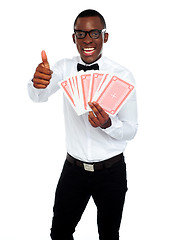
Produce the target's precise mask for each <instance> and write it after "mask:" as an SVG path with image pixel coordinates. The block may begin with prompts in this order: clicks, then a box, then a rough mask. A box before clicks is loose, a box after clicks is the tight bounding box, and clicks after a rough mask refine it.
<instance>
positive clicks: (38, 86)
mask: <svg viewBox="0 0 174 240" xmlns="http://www.w3.org/2000/svg"><path fill="white" fill-rule="evenodd" d="M33 86H34V87H35V88H39V89H41V88H46V87H47V86H45V85H42V84H35V83H33Z"/></svg>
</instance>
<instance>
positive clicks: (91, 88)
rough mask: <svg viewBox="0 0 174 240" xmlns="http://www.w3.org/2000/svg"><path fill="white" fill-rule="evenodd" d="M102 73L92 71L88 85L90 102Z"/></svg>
mask: <svg viewBox="0 0 174 240" xmlns="http://www.w3.org/2000/svg"><path fill="white" fill-rule="evenodd" d="M103 76H104V73H100V72H94V73H93V75H92V77H91V81H90V86H89V97H88V102H92V99H93V97H94V95H95V93H96V91H97V89H98V87H99V85H100V83H101V81H102V79H103Z"/></svg>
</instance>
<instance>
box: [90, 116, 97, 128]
mask: <svg viewBox="0 0 174 240" xmlns="http://www.w3.org/2000/svg"><path fill="white" fill-rule="evenodd" d="M88 120H89V122H90V124H91V125H92V126H93V127H95V128H96V127H98V126H97V125H96V124H95V123H94V122H93V121H92V119H91V118H90V116H89V115H88Z"/></svg>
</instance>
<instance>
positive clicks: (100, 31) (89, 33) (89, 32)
mask: <svg viewBox="0 0 174 240" xmlns="http://www.w3.org/2000/svg"><path fill="white" fill-rule="evenodd" d="M94 31H98V33H99V36H98V37H96V38H94V37H91V32H94ZM105 31H106V29H105V28H104V29H102V30H99V29H92V30H91V31H83V30H76V29H74V34H75V36H76V37H77V35H76V32H83V33H85V35H84V37H82V38H81V37H80V38H79V37H77V39H84V38H85V37H86V35H87V33H88V35H89V36H90V37H91V38H92V39H98V38H99V37H100V34H101V33H103V32H105Z"/></svg>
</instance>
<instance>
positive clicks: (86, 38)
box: [83, 33, 92, 44]
mask: <svg viewBox="0 0 174 240" xmlns="http://www.w3.org/2000/svg"><path fill="white" fill-rule="evenodd" d="M83 42H84V43H86V44H89V43H92V38H91V37H90V36H89V33H87V34H86V37H85V38H84V39H83Z"/></svg>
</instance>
